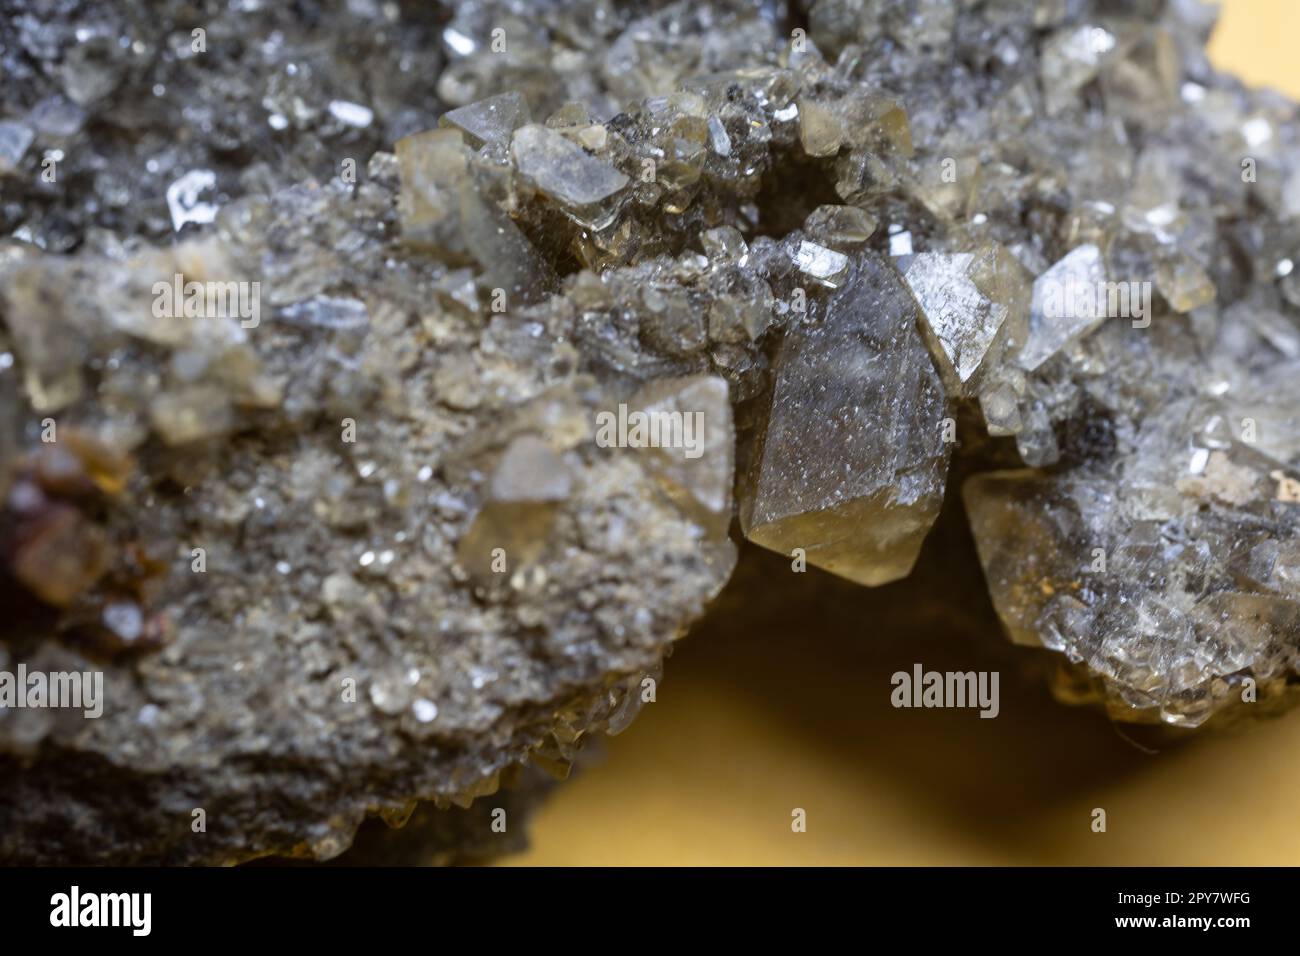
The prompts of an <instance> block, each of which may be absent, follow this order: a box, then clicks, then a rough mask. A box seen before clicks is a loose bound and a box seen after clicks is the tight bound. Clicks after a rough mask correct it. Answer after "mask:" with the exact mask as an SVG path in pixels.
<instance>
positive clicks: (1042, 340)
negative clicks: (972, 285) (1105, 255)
mask: <svg viewBox="0 0 1300 956" xmlns="http://www.w3.org/2000/svg"><path fill="white" fill-rule="evenodd" d="M1105 282H1106V266H1105V263H1104V262H1103V261H1102V256H1101V250H1100V249H1098V248H1097V247H1096V246H1094V245H1091V244H1088V245H1082V246H1079V247H1078V248H1076V249H1074V250H1073V251H1071V252H1070V253H1069V254H1067V255H1066V256H1065V258H1063V259H1061V260H1060V261H1059V262H1057V263H1056V264H1055V265H1053V266H1052V267H1051V268H1050V269H1048V270H1047V271H1046V272H1044V273H1043V274H1042V275H1040V276H1039V277H1038V279H1037V280H1035V282H1034V291H1033V302H1032V305H1031V307H1030V315H1029V335H1028V338H1027V340H1026V341H1025V345H1024V348H1023V349H1021V351H1020V354H1019V357H1018V359H1017V361H1018V362H1019V364H1020V366H1021V368H1024V369H1025V370H1027V371H1030V372H1032V371H1034V370H1035V369H1037V368H1039V367H1040V366H1041V365H1042V364H1043V363H1044V362H1046V361H1047V360H1048V359H1050V358H1051V357H1052V356H1054V355H1056V354H1057V353H1058V352H1060V351H1061V349H1063V348H1065V347H1066V346H1067V345H1069V344H1070V343H1071V342H1076V341H1078V340H1079V339H1081V338H1083V337H1084V336H1085V335H1087V334H1088V333H1089V332H1091V331H1093V330H1094V329H1095V328H1097V326H1099V325H1100V324H1101V323H1102V322H1104V321H1105V320H1106V306H1107V298H1106V296H1105V294H1104V290H1103V288H1102V287H1103V286H1104V283H1105ZM1099 290H1102V294H1099Z"/></svg>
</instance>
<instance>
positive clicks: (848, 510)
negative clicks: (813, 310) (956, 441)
mask: <svg viewBox="0 0 1300 956" xmlns="http://www.w3.org/2000/svg"><path fill="white" fill-rule="evenodd" d="M915 322H916V307H915V305H914V304H913V302H912V300H911V297H910V296H908V294H907V292H906V290H905V288H903V286H902V285H901V283H900V282H899V280H898V278H897V276H896V274H895V273H894V272H893V270H892V268H891V267H890V266H889V265H887V264H885V263H884V262H883V261H881V260H880V259H877V258H876V257H874V256H863V257H861V258H859V259H857V260H855V262H854V266H853V269H852V270H851V273H850V276H849V278H848V281H847V282H846V283H845V285H844V287H843V288H841V289H840V290H839V291H838V292H837V293H836V294H835V296H834V297H833V298H832V299H831V301H830V302H829V303H828V305H827V312H826V318H825V320H824V322H823V324H822V325H820V326H818V327H815V328H807V329H800V330H798V331H795V332H793V333H791V335H790V336H789V337H788V338H787V340H786V341H785V343H783V345H782V347H781V351H780V353H779V354H778V356H777V359H776V366H775V373H776V382H775V385H774V388H773V392H772V399H771V407H770V409H769V410H768V413H767V420H766V424H765V427H764V429H763V432H762V435H761V437H760V438H759V439H758V442H757V447H756V448H755V450H754V451H753V453H752V456H753V461H752V464H751V465H750V470H749V477H748V485H747V487H746V489H745V491H744V492H743V495H744V496H743V497H742V499H741V503H740V504H741V509H740V514H741V523H742V527H743V528H744V531H745V534H746V536H747V537H748V538H749V539H750V540H751V541H753V542H755V543H756V544H760V545H762V546H764V547H766V548H770V549H772V550H774V551H779V552H781V553H783V554H787V555H788V554H790V553H791V552H792V551H793V550H794V549H795V548H801V549H803V552H804V554H805V555H806V557H807V560H808V562H809V563H811V564H815V565H817V566H819V567H822V568H825V569H826V570H828V571H831V572H833V573H835V574H838V575H840V576H842V577H846V578H848V579H850V580H853V581H857V582H859V583H861V584H869V585H877V584H884V583H886V582H888V581H893V580H896V579H898V578H900V577H903V576H905V575H906V574H907V573H908V572H909V571H910V570H911V567H912V564H913V563H914V562H915V560H916V555H917V552H918V551H919V550H920V547H921V542H922V540H923V539H924V538H925V534H926V532H927V531H928V530H929V528H930V525H931V524H932V523H933V521H934V519H935V516H936V515H937V514H938V511H939V505H940V503H941V502H942V500H943V486H944V476H945V474H946V472H947V466H948V455H949V446H948V445H947V444H946V443H945V442H944V440H943V435H942V432H943V418H944V414H945V403H944V396H943V388H942V385H941V384H940V382H939V377H938V375H937V373H936V372H935V370H934V366H933V364H932V362H931V359H930V355H929V352H928V351H927V349H926V347H925V345H924V343H923V342H922V341H921V339H920V336H919V334H918V332H917V331H916V327H915Z"/></svg>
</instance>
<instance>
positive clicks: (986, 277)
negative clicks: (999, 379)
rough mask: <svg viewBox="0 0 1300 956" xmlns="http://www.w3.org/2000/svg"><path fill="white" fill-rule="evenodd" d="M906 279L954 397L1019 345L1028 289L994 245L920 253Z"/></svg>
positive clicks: (1023, 278)
mask: <svg viewBox="0 0 1300 956" xmlns="http://www.w3.org/2000/svg"><path fill="white" fill-rule="evenodd" d="M905 278H906V280H907V284H908V286H909V288H910V289H911V290H912V295H913V296H915V297H916V301H917V303H918V304H919V305H920V306H921V318H922V320H923V324H922V327H923V329H924V330H925V331H926V333H927V340H928V341H930V342H931V343H932V351H933V352H934V355H935V359H936V361H937V362H938V364H939V370H940V372H941V374H943V376H944V379H945V382H946V383H948V384H949V386H950V387H951V388H952V389H954V390H955V391H959V392H960V391H961V390H963V389H965V388H966V386H967V384H968V383H970V382H972V380H973V379H975V378H976V377H977V376H978V375H979V373H980V372H981V370H982V369H984V368H985V367H986V365H987V364H989V363H992V362H997V361H999V360H1000V359H1001V356H1002V353H1003V352H1004V351H1005V350H1007V349H1008V348H1013V347H1015V346H1016V345H1018V344H1020V343H1021V342H1023V341H1024V338H1025V329H1026V327H1027V320H1028V310H1029V283H1028V282H1027V277H1026V276H1025V275H1024V272H1023V269H1022V268H1021V266H1020V265H1019V263H1017V262H1016V261H1015V259H1014V258H1012V256H1011V255H1010V253H1008V252H1007V251H1006V250H1005V249H1004V248H1002V247H1001V246H1000V245H998V244H997V243H988V244H986V245H985V246H984V247H983V248H981V249H979V250H978V251H976V252H962V253H956V254H954V255H946V254H943V253H934V252H932V253H920V254H918V255H916V256H913V257H912V259H911V261H910V262H909V263H908V265H907V271H906V273H905Z"/></svg>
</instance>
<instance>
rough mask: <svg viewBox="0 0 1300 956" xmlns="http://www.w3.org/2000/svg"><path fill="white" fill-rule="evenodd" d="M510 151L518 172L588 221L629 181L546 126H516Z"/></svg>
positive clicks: (598, 217)
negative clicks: (517, 127)
mask: <svg viewBox="0 0 1300 956" xmlns="http://www.w3.org/2000/svg"><path fill="white" fill-rule="evenodd" d="M511 151H512V153H513V155H514V159H515V163H516V164H517V166H518V168H519V173H520V175H522V176H523V177H524V178H525V179H526V180H528V181H529V182H531V183H532V184H533V185H534V186H536V188H537V189H538V190H539V191H541V192H542V193H544V194H545V195H547V196H549V197H550V198H551V199H553V200H555V201H556V202H558V203H560V204H561V205H562V206H564V207H566V208H567V209H568V210H570V211H571V212H572V213H573V214H574V215H575V216H577V217H578V218H580V219H583V220H584V221H586V222H587V223H588V224H594V223H595V222H596V221H597V220H598V219H600V218H602V216H601V212H602V211H603V207H602V204H603V203H604V202H605V201H606V200H608V199H610V198H611V197H613V196H615V195H617V194H618V193H620V192H621V191H622V190H624V189H625V188H627V184H628V182H629V180H628V178H627V177H626V176H625V175H623V174H622V173H620V172H619V171H618V170H617V169H615V168H614V167H613V166H610V165H609V164H608V163H605V162H602V161H601V160H599V159H597V158H595V157H594V156H591V155H589V154H588V153H587V152H586V151H585V150H584V149H583V148H582V147H581V146H578V145H577V144H576V143H572V142H570V141H569V140H567V139H565V138H564V137H563V136H561V135H560V134H559V133H557V132H555V131H554V130H550V129H547V128H546V127H545V126H538V125H537V124H530V125H528V126H523V127H521V128H520V129H517V130H515V133H514V138H513V140H512V141H511Z"/></svg>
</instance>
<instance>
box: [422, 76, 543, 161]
mask: <svg viewBox="0 0 1300 956" xmlns="http://www.w3.org/2000/svg"><path fill="white" fill-rule="evenodd" d="M531 120H532V117H531V116H530V114H529V111H528V101H527V100H525V99H524V98H523V96H521V95H520V94H519V93H516V92H514V91H513V90H511V91H509V92H506V93H501V94H499V95H497V96H489V97H488V98H487V99H485V100H480V101H479V102H477V103H470V104H469V105H468V106H462V107H459V108H458V109H454V110H450V111H448V112H446V113H444V114H443V115H442V118H441V119H440V120H439V121H438V122H439V124H441V125H444V126H454V127H456V128H457V129H459V130H461V131H462V132H463V133H464V134H465V137H466V139H467V140H468V142H469V144H470V145H471V146H474V147H476V148H477V147H479V146H482V145H483V144H484V143H491V144H493V145H496V146H506V145H508V144H509V143H510V137H511V136H512V135H513V134H514V131H515V130H517V129H519V127H521V126H524V125H526V124H527V123H529V122H530V121H531Z"/></svg>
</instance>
